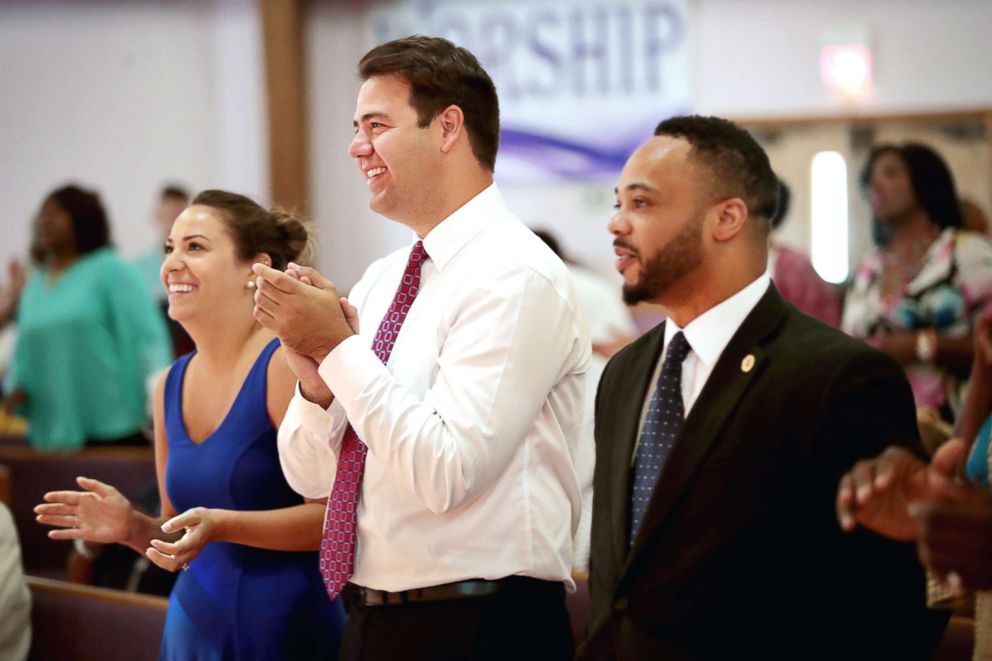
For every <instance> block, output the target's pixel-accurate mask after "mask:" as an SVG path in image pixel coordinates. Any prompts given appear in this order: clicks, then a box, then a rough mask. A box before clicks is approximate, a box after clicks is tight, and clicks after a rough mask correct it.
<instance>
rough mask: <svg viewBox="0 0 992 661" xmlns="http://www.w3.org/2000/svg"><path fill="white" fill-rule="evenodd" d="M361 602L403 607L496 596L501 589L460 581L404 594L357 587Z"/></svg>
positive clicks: (493, 584)
mask: <svg viewBox="0 0 992 661" xmlns="http://www.w3.org/2000/svg"><path fill="white" fill-rule="evenodd" d="M355 588H356V593H357V596H358V599H359V601H361V602H362V603H363V604H365V605H366V606H402V605H403V604H412V603H416V602H421V601H450V600H453V599H476V598H479V597H487V596H489V595H492V594H496V593H497V592H498V591H499V589H500V581H484V580H482V579H477V580H471V581H458V582H457V583H445V584H443V585H433V586H431V587H428V588H414V589H413V590H403V591H402V592H386V591H385V590H373V589H372V588H363V587H361V586H359V585H356V586H355Z"/></svg>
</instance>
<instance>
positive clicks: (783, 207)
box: [768, 177, 792, 230]
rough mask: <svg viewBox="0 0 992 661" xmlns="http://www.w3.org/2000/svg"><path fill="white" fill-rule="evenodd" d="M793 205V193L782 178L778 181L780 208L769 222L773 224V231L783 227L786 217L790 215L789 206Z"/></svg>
mask: <svg viewBox="0 0 992 661" xmlns="http://www.w3.org/2000/svg"><path fill="white" fill-rule="evenodd" d="M791 204H792V191H791V190H789V186H788V185H787V184H786V183H785V182H784V181H782V179H781V177H780V178H779V180H778V207H777V208H776V209H775V215H774V216H773V217H772V218H770V219H769V221H768V222H769V223H770V224H771V229H773V230H777V229H778V228H779V227H781V226H782V222H783V221H784V220H785V217H786V216H788V215H789V206H790V205H791Z"/></svg>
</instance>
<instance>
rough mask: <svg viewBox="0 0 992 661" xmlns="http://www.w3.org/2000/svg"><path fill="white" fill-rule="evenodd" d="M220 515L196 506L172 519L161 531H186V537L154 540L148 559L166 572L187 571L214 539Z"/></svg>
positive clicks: (214, 511) (146, 551) (148, 552)
mask: <svg viewBox="0 0 992 661" xmlns="http://www.w3.org/2000/svg"><path fill="white" fill-rule="evenodd" d="M219 515H220V513H219V512H218V511H217V510H212V509H208V508H206V507H194V508H192V509H189V510H186V511H185V512H183V513H182V514H179V515H178V516H174V517H172V518H171V519H169V520H168V521H166V522H165V523H163V524H162V532H164V533H166V534H168V533H174V532H178V531H180V530H184V531H185V532H184V534H183V536H182V537H180V538H179V539H178V540H176V541H174V542H168V541H166V540H164V539H153V540H151V547H150V548H148V549H146V550H145V557H147V558H148V559H149V560H151V561H152V562H154V563H155V564H156V565H158V566H159V567H161V568H162V569H165V570H167V571H176V570H178V569H184V568H188V567H189V563H190V562H192V561H193V559H194V558H196V556H198V555H200V552H201V551H203V547H204V546H206V545H207V544H209V543H210V542H212V541H214V540H215V535H216V530H217V517H218V516H219Z"/></svg>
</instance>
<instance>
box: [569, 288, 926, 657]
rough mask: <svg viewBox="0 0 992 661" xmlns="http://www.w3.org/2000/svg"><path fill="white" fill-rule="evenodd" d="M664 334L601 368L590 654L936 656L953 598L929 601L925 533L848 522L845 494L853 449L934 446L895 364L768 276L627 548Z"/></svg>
mask: <svg viewBox="0 0 992 661" xmlns="http://www.w3.org/2000/svg"><path fill="white" fill-rule="evenodd" d="M663 339H664V324H662V325H661V326H659V327H657V328H655V329H654V330H652V331H651V332H649V333H648V334H646V335H645V336H644V337H642V338H640V339H639V340H638V341H637V342H635V343H633V344H632V345H630V346H629V347H627V348H626V349H624V350H623V351H621V352H620V353H618V354H617V355H616V356H615V357H614V358H613V360H611V361H610V363H609V364H608V366H607V367H606V370H605V371H604V373H603V376H602V379H601V380H600V385H599V392H598V395H597V400H596V472H595V481H594V489H595V491H594V493H595V497H594V505H593V522H592V525H593V528H592V557H591V566H590V590H591V594H592V607H591V614H590V623H589V632H588V637H587V639H586V641H585V643H584V645H583V646H582V647H581V648H580V650H579V657H580V658H586V659H609V658H620V659H655V658H657V659H729V658H788V659H809V658H828V659H850V658H875V659H883V658H884V659H901V658H920V659H923V658H929V657H930V655H931V653H932V651H933V648H934V646H935V644H936V641H937V639H938V638H939V634H940V632H941V631H942V629H943V625H944V624H945V623H946V616H944V615H940V614H935V613H933V612H930V611H927V610H926V608H925V602H926V599H925V580H924V573H923V570H922V568H921V567H920V565H919V563H918V561H917V559H916V555H915V549H914V547H913V546H912V545H911V544H899V543H895V542H891V541H888V540H885V539H882V538H881V537H879V536H877V535H874V534H872V533H869V532H866V531H863V530H859V531H856V532H854V533H851V534H846V533H844V532H842V531H841V529H840V527H839V525H838V523H837V519H836V515H835V512H834V498H835V494H836V492H837V484H838V481H839V479H840V477H841V475H842V474H843V473H844V472H845V471H846V470H847V469H849V468H850V467H851V466H852V465H853V464H854V463H855V462H856V461H857V460H858V459H861V458H866V457H873V456H875V455H877V454H878V453H879V452H881V451H882V450H883V449H884V448H885V447H886V446H888V445H890V444H892V443H901V444H905V445H909V446H911V447H913V448H914V449H915V450H916V451H918V452H920V453H922V448H920V446H919V441H918V433H917V430H916V417H915V409H914V405H913V398H912V393H911V391H910V389H909V385H908V383H907V382H906V379H905V377H904V376H903V373H902V370H901V369H900V368H899V366H898V365H897V364H896V363H895V362H894V361H892V360H891V359H889V358H888V357H886V356H885V355H883V354H882V353H880V352H878V351H875V350H874V349H871V348H870V347H868V346H867V345H865V344H864V343H862V342H859V341H856V340H854V339H852V338H849V337H848V336H846V335H844V334H843V333H841V332H839V331H837V330H835V329H833V328H830V327H829V326H826V325H824V324H822V323H820V322H819V321H817V320H815V319H813V318H811V317H808V316H806V315H804V314H802V313H800V312H798V311H797V310H796V309H795V308H794V307H792V306H791V305H788V304H786V303H785V302H784V301H783V300H782V298H781V297H780V296H779V294H778V292H777V291H776V290H775V287H774V285H772V286H771V287H770V289H769V291H768V292H767V293H766V294H765V295H764V296H763V298H762V299H761V301H760V302H759V303H758V305H757V306H756V307H755V309H754V310H753V311H752V312H751V314H750V315H749V316H748V317H747V319H746V320H745V321H744V323H743V324H742V325H741V327H740V328H739V329H738V331H737V333H736V334H735V335H734V336H733V338H732V339H731V340H730V343H729V344H728V345H727V348H726V349H725V350H724V352H723V354H722V355H721V357H720V359H719V361H718V362H717V364H716V365H715V367H714V369H713V372H712V373H711V375H710V377H709V379H708V380H707V382H706V385H705V386H704V388H703V390H702V392H701V393H700V395H699V398H698V399H697V401H696V402H695V404H694V405H693V408H692V409H691V411H690V413H689V415H688V417H687V418H686V421H685V425H684V427H683V430H682V433H681V435H680V436H679V438H678V440H677V441H676V444H675V446H674V448H673V449H672V451H671V453H670V454H669V457H668V459H667V461H666V463H665V465H664V468H663V470H662V474H661V476H660V478H659V481H658V485H657V487H656V488H655V492H654V494H653V495H652V499H651V502H650V504H649V507H648V512H647V514H646V515H645V519H644V522H643V524H642V526H641V530H640V533H639V535H638V537H637V539H636V540H634V544H633V547H632V548H631V547H628V539H627V535H628V532H627V531H628V525H629V490H630V474H631V458H632V455H633V450H634V444H635V440H636V438H637V435H638V431H639V430H638V425H639V419H640V413H641V408H642V406H643V403H644V397H645V394H646V393H647V391H648V389H649V388H653V387H654V384H652V383H649V380H650V379H651V376H652V374H653V369H654V367H655V365H656V361H657V360H658V356H659V354H660V352H661V348H662V343H663ZM748 356H750V357H751V358H747V357H748ZM745 360H746V362H747V363H752V362H753V364H751V365H748V364H746V363H745Z"/></svg>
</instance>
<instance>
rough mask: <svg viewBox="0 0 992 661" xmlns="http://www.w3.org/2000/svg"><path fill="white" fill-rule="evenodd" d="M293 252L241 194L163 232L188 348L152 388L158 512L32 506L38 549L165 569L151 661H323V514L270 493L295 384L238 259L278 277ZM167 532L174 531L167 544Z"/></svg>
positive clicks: (330, 645) (207, 201)
mask: <svg viewBox="0 0 992 661" xmlns="http://www.w3.org/2000/svg"><path fill="white" fill-rule="evenodd" d="M307 246H308V232H307V230H306V227H305V226H304V224H303V223H302V222H301V221H300V220H298V219H296V218H294V217H292V216H290V215H288V214H285V213H283V212H279V211H268V210H266V209H263V208H262V207H260V206H259V205H257V204H255V203H254V202H253V201H251V200H249V199H248V198H246V197H243V196H241V195H236V194H233V193H227V192H224V191H213V190H211V191H204V192H203V193H200V194H199V195H198V196H197V197H196V199H194V200H193V204H192V206H190V207H189V208H187V209H186V210H185V211H184V212H183V213H182V214H180V216H179V218H177V219H176V222H175V224H174V225H173V228H172V232H171V234H170V236H169V239H168V241H167V242H166V247H165V252H166V255H165V261H164V263H163V264H162V271H161V279H162V284H163V286H164V287H165V288H166V289H167V290H168V292H169V314H170V315H171V316H172V318H174V319H176V320H177V321H180V322H181V323H182V324H183V326H184V327H185V328H186V330H187V331H188V332H189V334H190V336H191V337H193V338H194V340H195V341H196V351H195V352H194V353H192V354H190V355H187V356H184V357H182V358H180V359H179V360H177V361H176V362H175V363H174V364H173V366H172V367H171V368H170V370H169V371H168V372H167V373H166V374H164V375H162V376H161V377H160V379H159V381H158V384H157V386H156V390H155V398H154V408H155V454H156V469H157V473H158V483H159V495H160V498H161V513H160V515H159V516H157V517H153V516H148V515H146V514H143V513H142V512H141V511H140V510H139V509H137V508H136V507H134V506H133V505H132V504H131V503H130V502H129V501H128V500H127V499H126V498H125V497H124V496H123V495H121V494H120V492H118V491H117V490H116V489H115V488H114V487H112V486H110V485H107V484H104V483H102V482H98V481H96V480H91V479H88V478H79V481H78V482H79V486H80V487H82V488H83V491H57V492H51V493H48V494H46V495H45V500H46V503H45V504H41V505H39V506H38V507H37V508H36V511H37V512H38V515H39V516H38V521H39V522H40V523H42V524H46V525H52V526H56V527H57V528H59V529H58V530H53V531H52V532H50V533H49V536H50V537H52V538H54V539H72V540H79V539H82V540H87V541H91V542H100V543H119V544H126V545H127V546H130V547H131V548H132V549H134V550H136V551H138V552H139V553H142V554H144V555H145V556H146V557H147V558H148V559H149V560H151V561H152V562H154V563H155V564H156V565H158V566H160V567H163V568H165V569H168V570H169V571H177V570H183V571H182V573H181V574H180V576H179V579H178V580H177V582H176V586H175V588H174V589H173V591H172V596H171V599H170V602H169V610H168V614H167V615H166V623H165V633H164V636H163V641H162V650H161V657H160V658H162V659H176V660H179V659H191V658H197V659H205V658H209V659H215V658H217V659H219V658H225V659H228V658H239V659H242V658H243V659H249V658H250V659H327V658H333V657H334V655H335V653H336V650H337V645H338V640H339V636H340V629H341V620H342V615H341V613H340V606H339V605H338V604H337V603H334V602H331V601H330V600H329V599H328V598H327V594H326V593H325V591H324V586H323V585H322V583H321V579H320V574H319V572H318V564H317V554H316V553H315V552H314V551H316V549H317V548H318V547H319V545H320V539H321V533H322V529H323V526H322V523H323V518H324V507H325V506H324V503H323V502H319V501H308V502H305V501H304V499H303V498H302V497H300V496H299V495H297V494H296V493H295V492H294V491H293V490H292V489H291V488H290V487H289V485H288V484H287V483H286V479H285V478H284V477H283V474H282V470H281V468H280V465H279V458H278V453H277V447H276V429H277V428H278V426H279V424H280V422H281V421H282V418H283V416H284V414H285V412H286V407H287V405H288V404H289V401H290V399H291V398H292V396H293V392H294V389H295V387H296V379H295V377H294V376H293V374H292V372H291V371H290V369H289V366H288V365H287V362H286V357H285V351H284V350H283V349H282V348H281V347H280V346H279V341H278V340H277V339H276V338H275V336H274V335H273V333H272V332H271V331H268V330H267V329H265V328H263V327H262V326H261V325H259V324H258V323H257V322H256V321H255V319H254V317H253V316H252V309H253V307H254V300H253V293H254V285H255V277H254V275H253V274H252V272H251V265H252V263H253V262H261V263H265V264H271V265H272V266H273V267H275V268H279V269H284V268H286V265H287V263H288V262H289V261H290V260H300V259H305V257H301V255H302V253H303V252H304V251H305V250H306V249H307ZM179 533H183V534H182V535H180V534H179Z"/></svg>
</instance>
